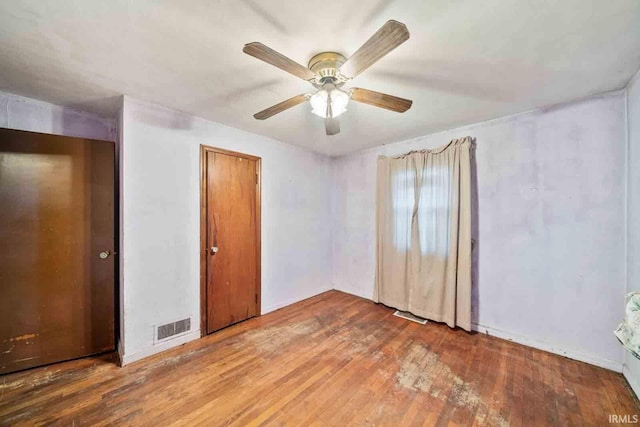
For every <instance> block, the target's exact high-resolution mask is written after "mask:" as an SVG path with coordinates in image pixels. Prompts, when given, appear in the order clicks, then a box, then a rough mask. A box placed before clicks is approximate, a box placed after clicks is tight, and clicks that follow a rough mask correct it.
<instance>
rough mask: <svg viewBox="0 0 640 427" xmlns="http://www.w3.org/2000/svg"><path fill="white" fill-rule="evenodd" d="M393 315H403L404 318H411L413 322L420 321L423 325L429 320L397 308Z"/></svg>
mask: <svg viewBox="0 0 640 427" xmlns="http://www.w3.org/2000/svg"><path fill="white" fill-rule="evenodd" d="M393 315H394V316H397V317H402V318H403V319H407V320H411V321H412V322H416V323H420V324H421V325H425V324H426V323H427V322H428V320H427V319H423V318H422V317H418V316H414V315H413V314H411V313H409V312H408V311H400V310H396V312H395V313H393Z"/></svg>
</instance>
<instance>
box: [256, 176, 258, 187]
mask: <svg viewBox="0 0 640 427" xmlns="http://www.w3.org/2000/svg"><path fill="white" fill-rule="evenodd" d="M256 185H258V174H257V173H256Z"/></svg>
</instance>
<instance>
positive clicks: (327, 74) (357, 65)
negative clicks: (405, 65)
mask: <svg viewBox="0 0 640 427" xmlns="http://www.w3.org/2000/svg"><path fill="white" fill-rule="evenodd" d="M408 39H409V31H408V30H407V27H406V26H405V25H404V24H403V23H401V22H398V21H393V20H391V21H387V22H386V23H385V24H384V25H383V26H382V27H380V29H379V30H378V31H377V32H376V33H375V34H374V35H373V36H371V38H370V39H369V40H367V41H366V42H365V44H363V45H362V46H361V47H360V49H358V50H357V51H356V53H354V54H353V55H352V56H351V57H350V58H349V59H347V58H345V57H344V56H342V55H340V54H339V53H336V52H322V53H319V54H317V55H315V56H313V58H311V59H310V60H309V64H308V66H307V67H305V66H303V65H300V64H298V63H297V62H295V61H293V60H291V59H289V58H287V57H286V56H284V55H282V54H280V53H278V52H276V51H275V50H273V49H271V48H269V47H267V46H265V45H263V44H262V43H259V42H253V43H248V44H246V45H244V48H243V49H242V51H243V52H244V53H246V54H247V55H251V56H253V57H255V58H258V59H260V60H262V61H264V62H266V63H269V64H271V65H273V66H275V67H278V68H280V69H281V70H284V71H286V72H288V73H291V74H293V75H294V76H297V77H300V78H301V79H303V80H306V81H308V82H309V83H311V84H312V85H313V86H314V87H315V88H316V89H317V91H316V92H314V93H313V94H309V93H307V94H302V95H297V96H294V97H293V98H289V99H287V100H285V101H282V102H280V103H278V104H275V105H272V106H271V107H269V108H267V109H265V110H262V111H260V112H259V113H256V114H254V115H253V117H255V118H256V119H258V120H265V119H268V118H269V117H271V116H274V115H276V114H278V113H281V112H283V111H284V110H287V109H289V108H292V107H295V106H296V105H299V104H302V103H303V102H306V101H309V102H310V104H311V108H312V112H313V113H314V114H316V115H318V116H320V117H323V118H324V119H325V129H326V132H327V135H335V134H337V133H339V132H340V122H339V121H338V118H337V117H338V116H339V115H340V114H342V113H344V112H345V111H347V104H348V103H349V100H350V99H351V100H354V101H356V102H362V103H365V104H369V105H373V106H375V107H379V108H385V109H387V110H391V111H396V112H398V113H404V112H405V111H407V110H408V109H409V108H411V104H412V103H413V101H410V100H408V99H404V98H398V97H397V96H392V95H387V94H384V93H380V92H374V91H372V90H367V89H360V88H351V89H348V90H346V91H344V90H342V86H343V85H344V84H345V83H347V82H348V81H350V80H351V79H353V78H354V77H356V76H357V75H358V74H360V73H362V72H363V71H364V70H366V69H367V68H369V67H370V66H371V65H373V64H374V63H376V62H377V61H378V60H379V59H380V58H382V57H383V56H385V55H386V54H388V53H389V52H391V51H392V50H393V49H395V48H396V47H398V46H400V45H401V44H402V43H404V42H405V41H406V40H408Z"/></svg>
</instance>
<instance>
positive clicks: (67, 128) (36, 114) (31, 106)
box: [0, 92, 116, 141]
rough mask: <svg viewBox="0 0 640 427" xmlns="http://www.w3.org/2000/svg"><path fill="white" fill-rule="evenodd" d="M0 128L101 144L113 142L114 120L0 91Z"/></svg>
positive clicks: (114, 136)
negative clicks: (75, 138)
mask: <svg viewBox="0 0 640 427" xmlns="http://www.w3.org/2000/svg"><path fill="white" fill-rule="evenodd" d="M0 127H4V128H9V129H17V130H26V131H30V132H40V133H49V134H53V135H64V136H75V137H79V138H89V139H100V140H103V141H115V140H116V121H115V119H113V118H106V117H100V116H96V115H94V114H90V113H86V112H83V111H79V110H75V109H73V108H66V107H60V106H58V105H53V104H49V103H47V102H42V101H38V100H35V99H31V98H25V97H23V96H18V95H13V94H10V93H6V92H0Z"/></svg>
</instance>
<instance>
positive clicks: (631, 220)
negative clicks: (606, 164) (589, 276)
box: [623, 71, 640, 395]
mask: <svg viewBox="0 0 640 427" xmlns="http://www.w3.org/2000/svg"><path fill="white" fill-rule="evenodd" d="M627 126H628V128H627V132H628V147H627V153H628V154H627V155H628V165H627V170H628V172H627V195H628V197H627V292H633V291H640V71H639V72H638V73H636V76H635V78H634V79H633V80H632V81H631V83H630V84H629V86H628V87H627ZM623 372H624V374H625V376H626V377H627V380H628V381H629V384H631V387H633V389H634V391H635V392H636V394H637V395H640V360H638V359H636V358H635V357H634V356H633V355H632V354H631V353H629V352H625V367H624V371H623Z"/></svg>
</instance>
